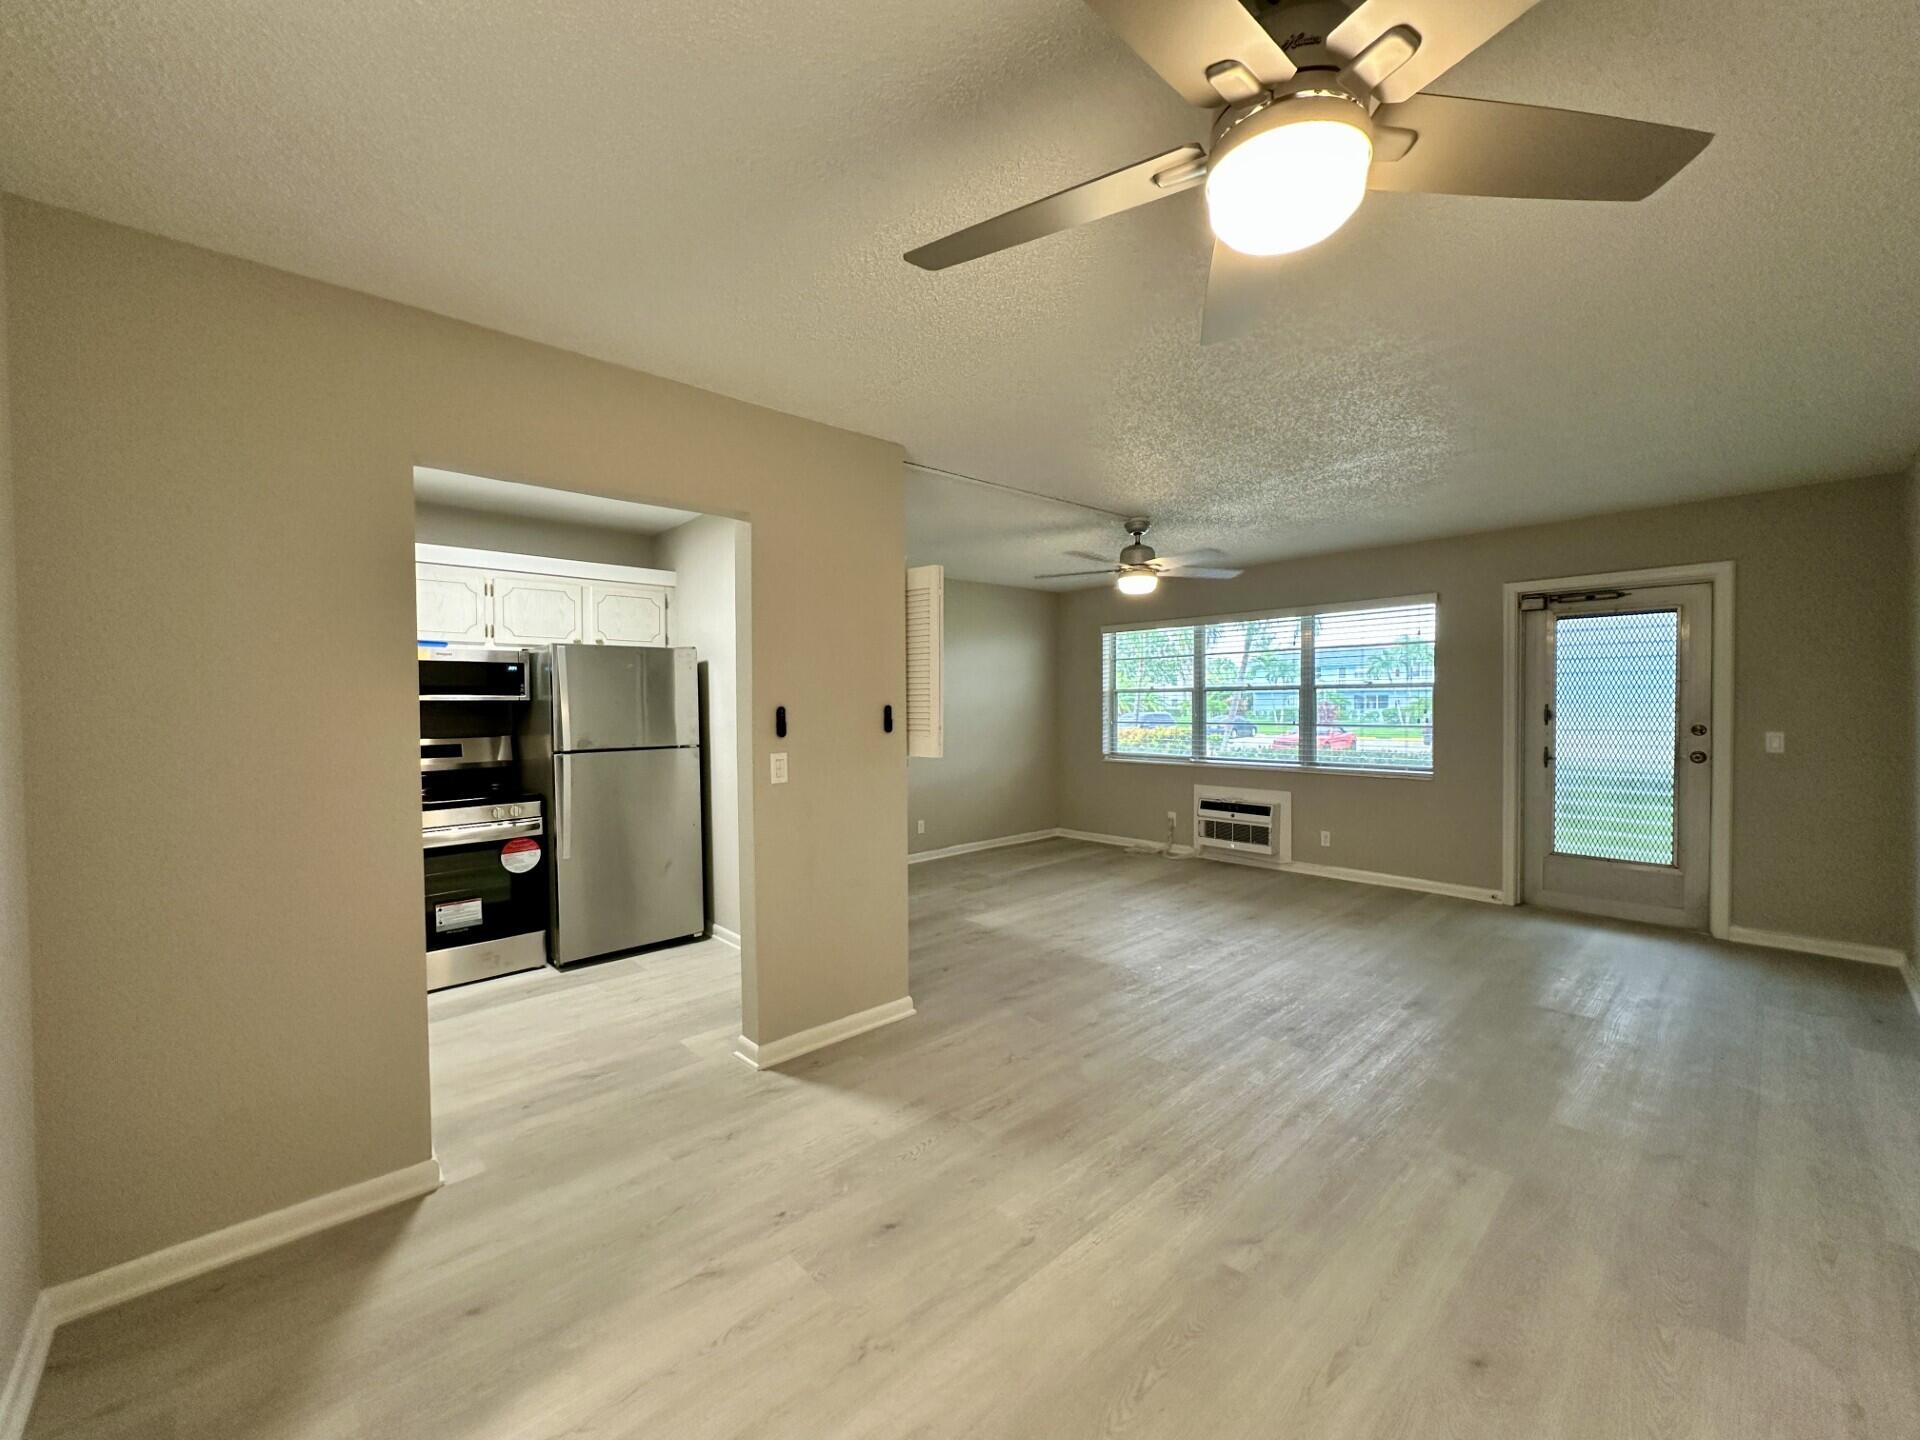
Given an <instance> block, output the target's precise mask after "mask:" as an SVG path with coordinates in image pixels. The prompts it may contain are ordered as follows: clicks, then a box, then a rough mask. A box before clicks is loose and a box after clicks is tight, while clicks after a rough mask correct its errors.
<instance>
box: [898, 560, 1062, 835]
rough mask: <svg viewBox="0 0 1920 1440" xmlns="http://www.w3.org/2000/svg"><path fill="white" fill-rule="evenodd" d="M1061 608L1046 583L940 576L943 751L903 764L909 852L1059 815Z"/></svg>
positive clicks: (1054, 820)
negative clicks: (922, 825) (1015, 585)
mask: <svg viewBox="0 0 1920 1440" xmlns="http://www.w3.org/2000/svg"><path fill="white" fill-rule="evenodd" d="M1059 608H1060V597H1058V596H1056V595H1053V594H1050V593H1047V592H1044V591H1039V590H1016V589H1012V588H1010V587H1007V586H1004V585H976V584H972V583H970V582H967V581H961V580H949V581H947V584H946V677H945V695H946V753H945V754H944V755H943V756H941V757H940V758H939V759H937V760H923V759H914V760H909V761H908V762H907V767H908V770H907V789H908V801H907V816H908V819H907V841H908V848H909V849H910V850H913V851H921V850H941V849H945V848H946V847H947V846H949V845H965V844H969V843H971V842H972V841H975V840H992V839H995V838H997V837H999V836H1002V835H1023V834H1026V833H1027V832H1029V831H1033V830H1048V829H1052V828H1053V827H1054V826H1055V825H1058V824H1060V823H1061V822H1060V819H1059V808H1060V787H1059V780H1058V773H1057V768H1056V764H1055V761H1056V756H1055V752H1054V680H1055V675H1054V671H1055V658H1056V654H1057V651H1056V646H1057V645H1058V643H1059V642H1058V626H1059ZM923 820H924V821H925V822H926V826H927V828H926V831H925V833H924V834H922V833H920V831H919V829H918V826H919V822H921V821H923Z"/></svg>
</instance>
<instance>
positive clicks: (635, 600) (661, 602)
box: [587, 580, 672, 645]
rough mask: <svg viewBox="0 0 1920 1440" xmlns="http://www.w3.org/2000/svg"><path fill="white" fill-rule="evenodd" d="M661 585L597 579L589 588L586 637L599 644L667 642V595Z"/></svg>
mask: <svg viewBox="0 0 1920 1440" xmlns="http://www.w3.org/2000/svg"><path fill="white" fill-rule="evenodd" d="M671 593H672V592H670V591H669V590H667V589H666V587H664V586H660V585H620V584H613V583H609V582H603V581H598V580H596V581H594V582H593V583H592V584H591V585H590V586H589V587H588V590H587V639H589V640H591V641H593V642H594V643H596V644H600V645H666V644H669V643H671V642H670V641H669V639H668V635H667V628H668V627H667V614H668V612H667V597H668V595H669V594H671Z"/></svg>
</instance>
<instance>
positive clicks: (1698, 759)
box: [1687, 750, 1707, 765]
mask: <svg viewBox="0 0 1920 1440" xmlns="http://www.w3.org/2000/svg"><path fill="white" fill-rule="evenodd" d="M1687 759H1689V760H1691V761H1692V762H1693V763H1694V764H1696V765H1704V764H1706V763H1707V752H1706V751H1704V750H1695V751H1694V752H1693V753H1692V754H1690V755H1688V756H1687Z"/></svg>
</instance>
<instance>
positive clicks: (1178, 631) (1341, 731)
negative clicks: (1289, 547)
mask: <svg viewBox="0 0 1920 1440" xmlns="http://www.w3.org/2000/svg"><path fill="white" fill-rule="evenodd" d="M1436 610H1437V607H1436V605H1435V603H1434V601H1433V600H1431V599H1420V600H1402V601H1394V602H1392V603H1390V604H1375V605H1366V606H1360V607H1354V608H1341V609H1337V610H1313V611H1306V612H1287V613H1284V614H1270V615H1244V616H1236V617H1232V618H1228V619H1221V620H1203V621H1197V622H1191V621H1190V622H1188V623H1187V624H1184V625H1162V626H1154V627H1150V628H1146V627H1143V628H1131V629H1113V630H1108V631H1107V632H1105V634H1104V635H1102V637H1101V648H1102V681H1101V688H1102V692H1103V696H1104V700H1105V703H1104V705H1103V707H1102V713H1101V728H1102V735H1103V752H1104V753H1105V754H1106V755H1107V756H1108V757H1109V758H1117V759H1128V760H1187V761H1192V760H1201V761H1213V762H1216V763H1223V764H1230V765H1289V766H1311V767H1313V768H1315V769H1322V770H1373V771H1382V770H1384V771H1391V772H1397V773H1402V774H1416V775H1420V774H1431V773H1432V772H1433V677H1434V668H1433V646H1434V626H1435V620H1436Z"/></svg>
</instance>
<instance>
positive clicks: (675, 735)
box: [522, 645, 707, 965]
mask: <svg viewBox="0 0 1920 1440" xmlns="http://www.w3.org/2000/svg"><path fill="white" fill-rule="evenodd" d="M533 678H534V694H533V704H532V706H531V707H530V711H531V713H530V714H529V717H528V734H527V738H526V742H525V744H524V745H523V747H522V754H523V755H524V756H525V757H526V759H525V763H526V765H527V767H528V770H529V772H530V773H529V776H528V778H529V779H530V780H531V781H532V782H533V784H534V786H535V788H537V789H539V790H540V791H542V792H543V793H544V794H545V795H546V796H547V798H548V810H547V815H548V838H549V844H550V846H551V850H552V855H553V863H552V864H551V865H549V866H548V867H547V874H548V885H549V887H550V889H551V892H552V904H551V908H550V911H549V919H548V940H549V943H548V958H549V959H550V960H551V961H552V962H553V963H554V964H555V965H571V964H573V963H575V962H576V961H580V960H591V959H594V958H595V957H598V956H604V955H617V954H620V953H621V952H623V951H627V950H635V949H638V948H639V947H641V946H643V945H655V944H658V943H660V942H661V941H663V940H677V939H680V938H682V937H685V936H690V935H699V934H703V933H704V932H705V930H706V923H707V917H706V886H705V874H704V864H705V855H706V846H705V843H704V841H703V839H702V836H701V833H700V693H699V678H698V672H697V667H696V665H695V662H694V652H693V651H692V650H691V649H690V648H686V647H667V646H654V645H555V646H553V647H552V648H551V649H550V650H548V651H546V652H544V653H543V654H542V655H541V656H540V659H539V663H538V664H537V666H536V667H535V670H534V677H533Z"/></svg>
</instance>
